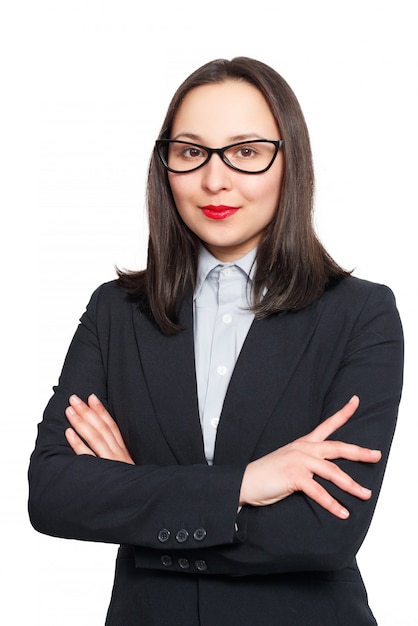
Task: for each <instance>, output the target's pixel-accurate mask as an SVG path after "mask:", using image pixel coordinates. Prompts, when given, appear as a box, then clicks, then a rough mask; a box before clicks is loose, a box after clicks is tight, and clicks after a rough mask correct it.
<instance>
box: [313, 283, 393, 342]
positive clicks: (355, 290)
mask: <svg viewBox="0 0 418 626" xmlns="http://www.w3.org/2000/svg"><path fill="white" fill-rule="evenodd" d="M321 301H322V304H323V306H324V308H325V310H326V311H327V312H328V316H327V317H329V319H330V320H333V319H335V323H337V320H339V323H340V324H344V325H348V326H349V327H352V328H353V330H354V329H357V331H358V330H359V329H360V328H365V327H367V328H369V329H372V331H373V332H376V333H379V334H385V335H386V334H387V333H389V334H392V333H394V334H395V335H397V336H401V335H402V328H401V321H400V317H399V313H398V310H397V306H396V300H395V295H394V293H393V291H392V290H391V289H390V288H389V287H388V286H387V285H383V284H380V283H374V282H371V281H368V280H364V279H361V278H357V277H354V276H347V277H346V278H344V279H342V280H341V281H340V282H339V283H337V284H336V285H334V286H333V287H331V288H330V289H328V290H327V291H326V292H325V293H324V294H323V296H322V298H321ZM331 323H332V322H331Z"/></svg>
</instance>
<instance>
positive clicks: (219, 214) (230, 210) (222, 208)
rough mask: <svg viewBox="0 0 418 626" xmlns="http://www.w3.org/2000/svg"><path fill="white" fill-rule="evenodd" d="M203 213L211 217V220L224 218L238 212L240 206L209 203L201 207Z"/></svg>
mask: <svg viewBox="0 0 418 626" xmlns="http://www.w3.org/2000/svg"><path fill="white" fill-rule="evenodd" d="M200 208H201V210H202V212H203V214H204V215H206V217H209V218H210V219H211V220H224V219H225V218H227V217H230V216H231V215H233V214H234V213H236V212H237V211H238V210H239V208H238V207H235V206H226V205H225V204H218V205H216V206H215V205H214V204H208V205H207V206H202V207H200Z"/></svg>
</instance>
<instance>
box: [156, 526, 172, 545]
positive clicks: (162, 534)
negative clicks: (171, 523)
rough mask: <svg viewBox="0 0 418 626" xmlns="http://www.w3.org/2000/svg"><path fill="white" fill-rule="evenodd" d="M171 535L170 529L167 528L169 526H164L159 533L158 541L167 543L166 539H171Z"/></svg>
mask: <svg viewBox="0 0 418 626" xmlns="http://www.w3.org/2000/svg"><path fill="white" fill-rule="evenodd" d="M170 535H171V533H170V531H169V530H167V528H163V529H161V530H160V532H159V533H158V541H160V542H161V543H165V542H166V541H168V540H169V539H170Z"/></svg>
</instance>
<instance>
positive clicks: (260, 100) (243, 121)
mask: <svg viewBox="0 0 418 626" xmlns="http://www.w3.org/2000/svg"><path fill="white" fill-rule="evenodd" d="M192 135H193V136H195V137H197V138H199V139H200V140H201V141H202V142H204V141H209V142H212V143H213V142H218V143H219V141H229V140H233V139H234V138H236V137H241V136H243V137H244V139H245V138H246V137H247V136H250V135H254V136H258V137H260V138H265V139H276V138H278V127H277V124H276V121H275V119H274V117H273V114H272V112H271V110H270V107H269V106H268V104H267V102H266V100H265V98H264V96H263V95H262V93H261V92H260V91H259V90H258V89H257V88H256V87H254V86H253V85H250V84H249V83H247V82H244V81H238V80H228V81H225V82H221V83H214V84H209V85H201V86H199V87H195V88H194V89H192V90H191V91H189V92H188V94H187V95H186V96H185V98H184V100H183V101H182V103H181V104H180V106H179V108H178V109H177V112H176V114H175V117H174V120H173V125H172V132H171V136H172V138H178V137H183V138H186V136H192ZM253 138H254V137H253Z"/></svg>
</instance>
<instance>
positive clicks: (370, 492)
mask: <svg viewBox="0 0 418 626" xmlns="http://www.w3.org/2000/svg"><path fill="white" fill-rule="evenodd" d="M361 491H362V492H363V493H364V495H365V496H371V495H372V491H371V489H367V487H362V488H361Z"/></svg>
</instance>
